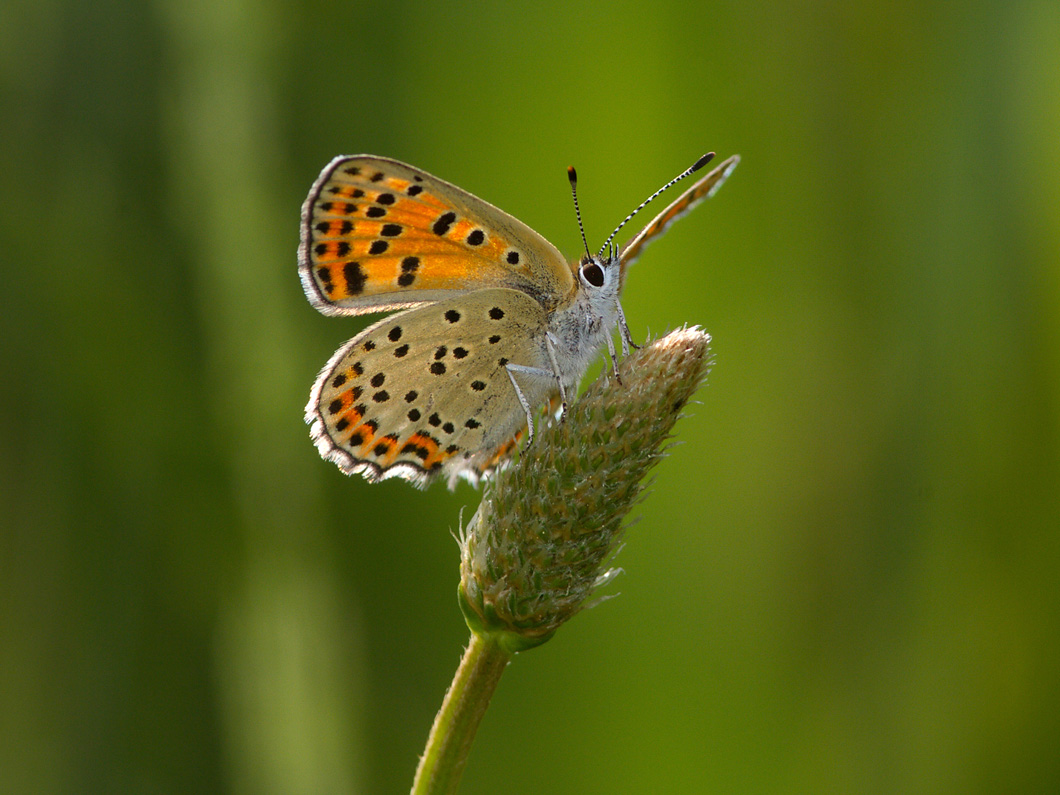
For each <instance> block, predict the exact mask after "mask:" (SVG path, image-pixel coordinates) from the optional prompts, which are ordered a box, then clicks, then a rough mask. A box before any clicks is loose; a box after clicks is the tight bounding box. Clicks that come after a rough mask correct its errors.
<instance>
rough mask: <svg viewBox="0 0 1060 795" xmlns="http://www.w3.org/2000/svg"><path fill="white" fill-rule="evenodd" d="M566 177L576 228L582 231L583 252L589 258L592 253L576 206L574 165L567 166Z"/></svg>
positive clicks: (576, 191)
mask: <svg viewBox="0 0 1060 795" xmlns="http://www.w3.org/2000/svg"><path fill="white" fill-rule="evenodd" d="M567 179H569V180H570V194H571V196H573V197H574V214H575V215H576V216H578V229H579V230H580V231H581V233H582V245H583V246H585V254H586V256H588V257H589V258H590V259H591V258H592V256H593V255H592V253H591V252H590V251H589V243H588V242H587V241H586V239H585V227H584V226H582V211H581V209H580V208H579V207H578V172H577V171H575V170H574V166H567Z"/></svg>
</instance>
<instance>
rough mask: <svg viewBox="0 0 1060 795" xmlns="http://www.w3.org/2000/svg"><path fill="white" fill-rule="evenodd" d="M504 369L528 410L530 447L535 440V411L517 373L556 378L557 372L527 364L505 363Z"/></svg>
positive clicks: (527, 442) (520, 402)
mask: <svg viewBox="0 0 1060 795" xmlns="http://www.w3.org/2000/svg"><path fill="white" fill-rule="evenodd" d="M504 370H505V372H507V373H508V380H510V381H511V382H512V388H513V389H515V396H516V397H517V398H519V405H520V406H522V407H523V411H525V412H526V428H527V433H526V447H527V449H529V448H530V445H531V444H532V443H533V441H534V412H533V410H532V409H531V408H530V401H529V400H527V399H526V395H524V394H523V390H522V389H520V388H519V383H518V382H517V381H516V380H515V373H524V374H526V375H536V376H541V377H544V378H555V377H556V374H555V373H552V372H549V371H548V370H543V369H542V368H540V367H527V366H526V365H525V364H506V365H504Z"/></svg>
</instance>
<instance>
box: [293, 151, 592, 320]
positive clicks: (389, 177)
mask: <svg viewBox="0 0 1060 795" xmlns="http://www.w3.org/2000/svg"><path fill="white" fill-rule="evenodd" d="M298 253H299V273H300V274H301V278H302V286H303V288H304V289H305V292H306V295H307V296H308V297H309V300H310V301H311V302H312V304H313V305H314V306H315V307H316V308H317V309H318V310H319V311H321V312H323V313H324V314H348V315H357V314H363V313H366V312H376V311H380V310H383V309H397V308H402V307H407V306H413V305H415V304H418V303H423V302H427V301H436V300H440V299H443V298H446V297H451V296H453V295H457V294H460V293H463V292H467V291H468V290H475V289H481V288H485V287H508V288H513V289H517V290H521V291H523V292H525V293H527V294H528V295H532V296H534V297H535V298H537V299H538V300H539V301H540V302H541V303H542V304H544V305H546V306H548V305H549V304H550V303H551V305H555V303H556V302H558V301H559V300H560V299H561V298H564V297H566V296H567V295H568V294H569V293H570V292H571V290H572V289H573V286H574V280H573V275H572V273H571V269H570V266H569V265H568V264H567V261H566V260H565V259H564V257H563V256H562V255H561V254H560V252H559V251H558V250H557V249H556V248H555V247H554V246H553V245H552V244H551V243H549V242H548V241H546V240H545V239H544V238H543V237H541V236H540V235H539V234H537V233H536V232H534V231H533V230H532V229H530V227H528V226H526V224H524V223H522V222H521V221H518V220H516V219H515V218H513V217H512V216H510V215H508V214H507V213H505V212H503V211H502V210H499V209H497V208H496V207H494V206H493V205H492V204H489V203H488V202H485V201H483V200H482V199H479V198H477V197H475V196H472V195H471V194H470V193H468V192H467V191H464V190H461V189H460V188H458V187H456V186H455V185H452V184H450V183H448V182H445V181H444V180H441V179H438V178H437V177H434V176H432V175H430V174H428V173H426V172H424V171H420V170H419V169H416V168H413V167H412V166H408V165H406V164H404V163H400V162H398V161H396V160H390V159H387V158H382V157H374V156H369V155H355V156H342V157H337V158H335V159H334V160H333V161H332V162H331V163H329V164H328V166H327V168H325V169H324V171H323V172H322V173H321V175H320V177H319V178H318V179H317V181H316V183H315V184H314V185H313V188H312V190H310V192H309V196H308V198H307V199H306V201H305V204H304V205H303V207H302V237H301V244H300V245H299V252H298Z"/></svg>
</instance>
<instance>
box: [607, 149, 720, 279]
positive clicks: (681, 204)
mask: <svg viewBox="0 0 1060 795" xmlns="http://www.w3.org/2000/svg"><path fill="white" fill-rule="evenodd" d="M739 162H740V156H739V155H733V156H732V157H730V158H729V159H728V160H726V161H724V162H723V163H721V164H719V165H718V166H717V167H715V168H714V169H712V170H711V171H710V172H709V173H708V174H706V175H705V176H703V177H701V178H700V179H699V180H697V181H696V183H695V184H694V185H692V187H690V188H689V189H688V190H686V191H685V192H684V193H682V194H681V195H680V196H678V197H677V198H676V199H674V201H672V202H671V203H670V205H669V206H668V207H667V208H666V209H665V210H663V211H662V212H661V213H659V214H658V215H657V216H655V218H654V219H652V221H651V223H649V224H648V225H647V226H645V227H644V228H643V229H641V230H640V232H638V233H637V234H636V235H635V236H634V237H633V239H631V240H630V241H629V242H628V243H626V244H625V245H624V246H622V249H621V250H620V251H619V258H620V260H621V263H622V270H621V283H622V284H625V281H626V269H627V268H629V266H630V265H632V264H633V263H634V262H636V261H637V258H638V257H640V255H641V252H642V251H643V250H644V248H645V247H646V246H647V245H648V244H649V243H650V242H652V240H654V239H655V238H657V237H659V236H660V235H662V233H663V232H665V231H666V230H667V229H669V228H670V224H672V223H673V222H674V221H676V220H677V219H678V218H680V217H682V216H683V215H685V214H686V213H688V212H690V211H691V210H692V209H693V208H695V207H696V206H697V205H698V204H699V203H700V202H702V201H703V200H705V199H709V198H710V197H711V196H713V195H714V194H715V192H717V190H718V188H720V187H721V185H722V183H723V182H725V180H726V179H727V178H728V176H729V174H731V173H732V171H733V169H734V168H736V166H737V165H738V164H739Z"/></svg>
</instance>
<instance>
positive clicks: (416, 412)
mask: <svg viewBox="0 0 1060 795" xmlns="http://www.w3.org/2000/svg"><path fill="white" fill-rule="evenodd" d="M546 318H547V315H546V312H545V310H544V309H543V308H542V306H541V304H540V303H538V302H537V301H535V300H534V299H533V298H531V297H530V296H528V295H526V294H525V293H524V292H522V291H519V290H512V289H504V288H491V289H484V290H477V291H475V292H472V293H468V294H466V295H463V296H459V297H454V298H449V299H446V300H444V301H439V302H437V303H432V304H429V305H427V306H422V307H416V308H414V309H409V310H406V311H404V312H399V313H398V314H395V315H391V316H390V317H388V318H386V319H384V320H382V321H380V322H378V323H376V324H374V325H372V326H369V327H368V328H367V329H365V330H364V331H362V332H361V333H360V334H358V335H357V336H356V337H354V338H353V339H351V340H350V341H349V342H348V343H346V345H344V346H343V347H342V348H340V349H339V350H338V351H337V352H336V353H335V355H334V356H333V357H332V358H331V361H329V362H328V363H327V365H326V366H325V367H324V369H323V370H322V371H321V373H320V376H319V377H318V378H317V382H316V384H315V385H314V386H313V391H312V394H311V395H310V398H309V404H308V405H307V406H306V422H307V423H309V424H310V425H311V426H312V427H311V430H310V435H311V436H312V437H313V440H314V441H315V442H316V445H317V448H318V449H319V450H320V454H321V455H322V456H323V457H324V458H326V459H329V460H331V461H333V462H335V463H336V464H337V465H338V466H339V468H340V469H342V470H343V471H344V472H346V473H347V474H353V473H360V474H362V475H364V476H365V478H367V479H368V480H370V481H374V480H381V479H384V478H388V477H392V476H399V477H403V478H405V479H406V480H409V481H411V482H413V483H415V484H416V485H420V486H422V485H426V483H427V482H428V481H429V480H430V479H432V477H434V476H436V475H441V474H445V475H447V476H448V479H449V483H450V487H451V486H452V485H453V483H454V482H455V480H456V478H457V477H458V476H459V475H464V476H465V477H467V478H468V479H469V480H471V481H472V482H476V481H477V480H478V478H479V477H480V476H481V475H483V474H485V473H486V472H488V471H490V470H491V469H492V468H494V467H495V466H496V465H497V464H498V463H500V462H501V461H503V460H504V458H505V457H506V456H507V455H508V454H509V453H510V452H511V451H512V450H513V449H514V448H515V445H516V444H517V443H518V440H519V439H520V438H522V436H523V434H524V432H525V429H526V412H525V411H524V410H523V408H522V406H521V404H520V403H519V399H518V397H517V395H516V393H515V389H514V387H513V386H512V382H511V380H510V378H509V376H508V371H507V369H506V368H505V365H506V364H508V363H511V364H517V365H524V366H527V367H534V368H540V369H543V370H547V369H550V368H549V365H548V357H547V352H546V351H545V349H544V338H545V333H544V331H545V323H546ZM516 378H517V380H518V383H519V386H520V389H521V390H522V391H523V394H524V395H525V396H526V398H527V400H528V401H529V402H530V405H531V406H534V407H537V406H539V405H541V404H542V403H544V402H545V400H546V399H550V398H551V397H552V396H553V395H554V393H555V392H556V384H555V380H554V379H552V378H550V377H544V376H531V375H526V374H524V373H519V374H517V375H516Z"/></svg>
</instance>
